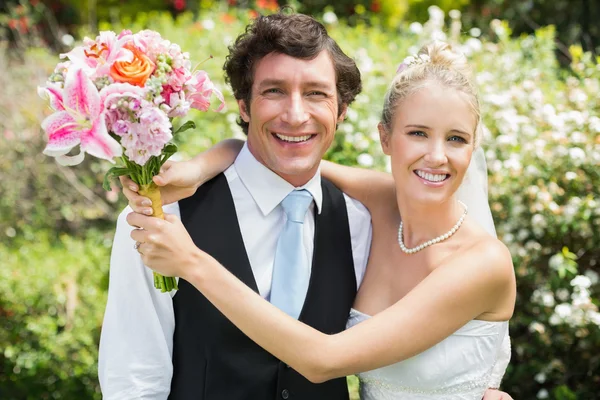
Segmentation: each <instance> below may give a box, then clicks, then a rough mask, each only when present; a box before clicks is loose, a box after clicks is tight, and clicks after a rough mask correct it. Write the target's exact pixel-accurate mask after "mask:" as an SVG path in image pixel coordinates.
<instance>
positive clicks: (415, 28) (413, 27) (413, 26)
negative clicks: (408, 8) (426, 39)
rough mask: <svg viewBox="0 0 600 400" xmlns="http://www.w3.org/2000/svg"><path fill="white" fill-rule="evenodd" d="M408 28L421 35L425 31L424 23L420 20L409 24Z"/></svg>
mask: <svg viewBox="0 0 600 400" xmlns="http://www.w3.org/2000/svg"><path fill="white" fill-rule="evenodd" d="M408 29H409V30H410V31H411V32H412V33H414V34H415V35H420V34H421V32H423V25H421V24H420V23H418V22H413V23H412V24H410V25H409V26H408Z"/></svg>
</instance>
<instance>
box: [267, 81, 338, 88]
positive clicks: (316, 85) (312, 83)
mask: <svg viewBox="0 0 600 400" xmlns="http://www.w3.org/2000/svg"><path fill="white" fill-rule="evenodd" d="M285 84H286V81H285V80H283V79H265V80H263V81H262V82H260V84H259V85H258V89H259V90H261V89H264V88H266V87H273V86H275V87H281V86H284V85H285ZM302 86H305V87H310V88H313V89H323V90H332V89H333V88H334V86H333V85H332V84H331V82H328V81H306V82H302Z"/></svg>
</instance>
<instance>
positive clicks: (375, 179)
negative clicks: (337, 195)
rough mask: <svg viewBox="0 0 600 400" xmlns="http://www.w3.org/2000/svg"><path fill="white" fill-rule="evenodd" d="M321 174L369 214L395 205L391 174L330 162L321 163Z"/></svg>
mask: <svg viewBox="0 0 600 400" xmlns="http://www.w3.org/2000/svg"><path fill="white" fill-rule="evenodd" d="M321 174H322V175H323V176H324V177H325V178H327V179H329V180H330V181H331V182H332V183H333V184H334V185H336V186H337V187H338V188H340V190H341V191H342V192H344V193H346V194H347V195H348V196H350V197H352V198H355V199H356V200H358V201H360V202H361V203H362V204H364V205H365V207H367V209H368V210H369V211H370V212H371V214H374V213H377V212H378V211H383V210H389V209H390V206H391V207H394V208H395V207H397V205H396V187H395V185H394V178H393V177H392V175H391V174H388V173H385V172H380V171H374V170H369V169H364V168H358V167H347V166H344V165H339V164H336V163H333V162H330V161H322V162H321Z"/></svg>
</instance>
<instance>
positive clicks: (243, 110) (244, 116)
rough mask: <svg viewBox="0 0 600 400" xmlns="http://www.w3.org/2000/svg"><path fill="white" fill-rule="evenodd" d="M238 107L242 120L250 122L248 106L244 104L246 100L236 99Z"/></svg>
mask: <svg viewBox="0 0 600 400" xmlns="http://www.w3.org/2000/svg"><path fill="white" fill-rule="evenodd" d="M237 103H238V107H239V108H240V116H241V117H242V121H244V122H246V123H249V122H250V113H249V112H248V107H247V106H246V101H244V100H238V101H237Z"/></svg>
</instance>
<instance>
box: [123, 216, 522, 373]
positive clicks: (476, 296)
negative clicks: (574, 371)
mask: <svg viewBox="0 0 600 400" xmlns="http://www.w3.org/2000/svg"><path fill="white" fill-rule="evenodd" d="M127 222H128V223H129V224H130V225H133V226H137V227H140V228H142V229H136V230H133V231H132V233H131V237H132V238H133V239H134V240H136V241H139V242H141V243H142V245H141V247H140V248H139V250H140V251H141V254H142V260H143V261H144V264H146V265H147V266H149V267H151V268H153V269H154V270H156V271H157V272H159V273H161V274H163V275H166V276H181V277H183V278H184V279H186V280H187V281H188V282H190V283H192V284H193V285H194V286H195V287H196V288H197V289H198V290H200V291H201V292H202V293H203V294H204V296H206V298H208V299H209V300H210V301H211V302H212V303H213V304H214V305H215V306H216V307H217V308H218V309H219V310H220V311H221V312H222V313H223V314H225V316H227V318H229V319H230V320H231V321H232V322H233V323H234V324H235V325H236V326H237V327H238V328H240V329H241V330H242V331H243V332H244V333H245V334H246V335H248V336H249V337H250V338H251V339H252V340H254V341H255V342H256V343H258V344H259V345H260V346H261V347H263V348H264V349H266V350H267V351H269V352H270V353H272V354H273V355H274V356H276V357H277V358H279V359H280V360H282V361H284V362H285V363H287V364H288V365H290V366H292V367H293V368H294V369H296V370H297V371H298V372H299V373H301V374H302V375H304V376H305V377H306V378H308V379H309V380H311V381H313V382H322V381H325V380H328V379H331V378H334V377H339V376H346V375H350V374H354V373H357V372H361V371H368V370H372V369H375V368H379V367H382V366H385V365H390V364H393V363H395V362H398V361H401V360H404V359H406V358H409V357H412V356H413V355H415V354H418V353H420V352H422V351H424V350H426V349H428V348H429V347H431V346H433V345H435V344H436V343H438V342H440V341H441V340H443V339H444V338H446V337H447V336H449V335H451V334H452V333H453V332H455V331H456V330H457V329H459V328H460V327H461V326H463V325H464V324H465V323H467V322H468V321H470V320H472V319H474V318H477V317H478V316H480V315H482V314H483V313H488V314H490V312H491V311H496V310H497V308H498V305H499V304H506V299H507V298H509V299H511V301H512V300H514V297H515V291H516V289H515V277H514V270H513V267H512V260H511V256H510V253H509V252H508V250H507V249H506V247H505V246H504V245H503V244H502V243H500V242H499V241H497V240H496V239H492V238H489V239H485V240H482V241H481V242H480V243H478V244H477V245H474V246H473V247H472V248H471V249H470V250H469V251H466V252H463V253H461V256H459V257H457V259H456V261H454V262H452V263H449V264H447V265H444V266H441V267H438V268H436V269H435V270H434V271H433V272H431V273H430V274H429V276H427V277H426V278H425V279H424V280H423V281H422V282H421V283H420V284H419V285H418V286H417V287H415V288H414V289H413V290H412V291H411V292H410V293H408V294H407V295H406V296H405V297H404V298H402V299H401V300H400V301H398V302H397V303H396V304H394V305H393V306H391V307H389V308H388V309H386V310H384V311H383V312H381V313H379V314H377V315H376V316H374V317H373V318H370V319H368V320H367V321H364V322H362V323H360V324H358V325H357V326H355V327H353V328H351V329H348V330H346V331H344V332H341V333H338V334H335V335H326V334H323V333H321V332H319V331H317V330H315V329H314V328H311V327H310V326H307V325H305V324H303V323H301V322H299V321H297V320H295V319H293V318H291V317H289V316H288V315H287V314H285V313H283V312H282V311H280V310H279V309H277V308H276V307H274V306H273V305H271V304H270V303H268V302H267V301H265V300H264V299H263V298H262V297H260V296H259V295H258V294H256V293H255V292H254V291H252V289H250V288H249V287H247V286H246V285H244V284H243V283H242V282H241V281H239V280H238V279H237V278H236V277H235V276H234V275H232V274H231V273H230V272H229V271H227V270H226V269H225V268H224V267H223V266H221V264H219V263H218V262H217V261H216V260H215V259H214V258H212V257H211V256H210V255H208V254H206V253H204V252H202V251H201V250H200V249H198V248H197V247H196V246H195V245H194V243H193V241H192V239H191V238H190V236H189V234H188V233H187V231H186V230H185V227H184V226H183V224H182V223H181V221H180V220H179V219H178V218H176V217H174V216H172V215H166V216H165V220H160V219H157V218H151V217H146V216H143V215H140V214H136V213H131V214H129V215H128V217H127ZM483 260H485V261H483ZM466 277H468V278H466ZM511 314H512V307H511V308H510V310H507V311H505V312H503V313H496V314H495V319H498V320H506V319H508V318H510V316H511Z"/></svg>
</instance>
